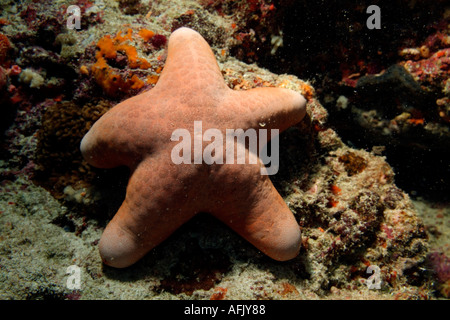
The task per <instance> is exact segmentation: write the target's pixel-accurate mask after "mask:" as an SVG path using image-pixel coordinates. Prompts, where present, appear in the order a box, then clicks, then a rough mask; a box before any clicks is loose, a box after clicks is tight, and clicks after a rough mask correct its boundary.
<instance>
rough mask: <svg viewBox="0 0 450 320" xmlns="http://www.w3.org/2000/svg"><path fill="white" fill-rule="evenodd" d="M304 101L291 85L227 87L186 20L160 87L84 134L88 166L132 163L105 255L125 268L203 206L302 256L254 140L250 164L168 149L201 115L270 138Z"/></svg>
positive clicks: (172, 43) (255, 240) (279, 253)
mask: <svg viewBox="0 0 450 320" xmlns="http://www.w3.org/2000/svg"><path fill="white" fill-rule="evenodd" d="M305 105H306V101H305V99H304V98H303V96H302V95H301V94H299V93H297V92H295V91H292V90H288V89H283V88H255V89H251V90H247V91H235V90H232V89H230V88H228V87H227V85H226V83H225V81H224V79H223V76H222V74H221V72H220V69H219V66H218V64H217V61H216V59H215V56H214V54H213V52H212V50H211V48H210V47H209V45H208V43H207V42H206V41H205V40H204V39H203V38H202V36H201V35H200V34H199V33H197V32H196V31H194V30H191V29H188V28H180V29H177V30H176V31H174V32H173V33H172V35H171V37H170V39H169V44H168V56H167V60H166V64H165V67H164V70H163V72H162V73H161V76H160V79H159V81H158V83H157V84H156V86H155V87H154V88H153V89H150V90H149V91H147V92H145V93H142V94H139V95H137V96H135V97H132V98H130V99H127V100H125V101H123V102H121V103H119V104H118V105H116V106H115V107H113V108H112V109H110V110H109V111H108V112H107V113H105V114H104V115H103V116H102V117H101V118H100V119H99V120H98V121H97V122H96V123H95V124H94V125H93V126H92V128H91V129H90V130H89V132H88V133H87V134H86V135H85V136H84V138H83V140H82V142H81V152H82V154H83V156H84V158H85V159H86V160H87V162H88V163H90V164H91V165H93V166H95V167H99V168H113V167H117V166H122V165H125V166H128V167H129V168H130V178H129V181H128V186H127V191H126V197H125V200H124V202H123V203H122V205H121V207H120V208H119V210H118V212H117V213H116V215H115V216H114V217H113V219H112V220H111V221H110V222H109V224H108V225H107V227H106V228H105V230H104V233H103V235H102V237H101V240H100V243H99V250H100V255H101V257H102V260H103V262H104V263H105V264H107V265H110V266H114V267H119V268H120V267H127V266H129V265H131V264H133V263H135V262H136V261H138V260H139V259H140V258H142V257H143V256H144V255H145V254H146V253H147V252H148V251H150V250H151V249H152V248H154V247H155V246H157V245H158V244H160V243H161V242H162V241H163V240H165V239H166V238H168V237H169V236H170V235H171V234H172V233H173V232H174V231H175V230H176V229H177V228H179V227H180V226H181V225H182V224H184V223H185V222H186V221H188V220H189V219H191V218H192V217H193V216H194V215H196V214H197V213H199V212H208V213H210V214H212V215H213V216H215V217H217V218H218V219H219V220H221V221H223V222H224V223H225V224H227V225H228V226H230V227H231V228H232V229H233V230H234V231H236V232H237V233H238V234H239V235H241V236H242V237H243V238H245V239H246V240H248V241H249V242H250V243H252V244H253V245H254V246H255V247H256V248H258V249H259V250H261V251H262V252H264V253H265V254H267V255H268V256H270V257H271V258H273V259H276V260H280V261H284V260H289V259H292V258H294V257H295V256H297V254H298V252H299V250H300V244H301V234H300V227H299V225H298V224H297V222H296V220H295V217H294V215H293V214H292V212H291V211H290V210H289V208H288V207H287V205H286V203H285V202H284V201H283V199H282V197H281V196H280V195H279V194H278V192H277V191H276V189H275V187H274V186H273V184H272V182H271V181H270V179H269V177H268V176H267V175H264V174H261V172H264V170H265V167H264V164H263V163H262V161H261V159H260V158H258V157H257V155H255V154H254V153H253V152H252V151H251V150H250V151H249V149H248V146H246V147H245V149H244V151H245V155H246V158H247V159H250V160H251V159H253V160H257V161H256V163H254V164H253V163H251V161H250V160H249V161H247V162H246V163H245V164H237V163H232V164H231V163H226V162H224V164H220V163H212V164H207V163H205V162H204V161H201V159H200V163H198V160H199V159H197V158H196V155H195V152H194V153H193V154H192V159H193V160H194V161H192V162H193V163H192V164H188V163H181V164H175V163H174V161H172V158H171V156H172V150H173V148H174V147H175V146H176V145H177V142H176V141H175V140H176V139H174V137H173V133H174V131H175V130H176V129H180V128H181V129H183V128H184V129H186V130H187V132H189V133H190V134H193V135H194V140H195V139H197V138H199V137H198V136H199V134H200V135H201V134H202V133H201V132H198V131H196V132H194V122H195V121H201V124H202V128H203V130H206V129H214V128H215V129H218V130H219V133H220V132H221V133H223V134H224V136H226V134H225V132H226V129H227V128H228V129H229V128H241V129H243V130H247V129H255V130H257V129H261V128H262V127H263V128H264V129H267V130H268V132H269V134H268V136H269V138H271V137H270V132H271V131H270V130H271V129H279V130H280V131H282V130H285V129H287V128H288V127H290V126H292V125H294V124H296V123H298V122H300V121H301V120H302V118H303V117H304V115H305ZM197 123H198V122H197ZM216 132H217V131H216ZM257 132H258V131H257ZM258 137H259V133H258ZM200 139H202V138H201V137H200ZM197 141H198V140H197ZM200 141H201V140H200ZM195 143H196V142H195V141H194V144H195ZM178 144H179V143H178ZM197 146H198V145H197ZM223 146H224V147H226V146H225V142H224V144H223ZM200 147H201V148H202V150H204V149H205V147H206V143H205V140H203V142H201V144H200ZM216 150H217V149H216ZM236 153H237V152H236ZM222 155H223V154H219V153H218V154H214V157H215V158H216V157H219V156H222ZM216 159H217V158H216ZM261 170H263V171H261Z"/></svg>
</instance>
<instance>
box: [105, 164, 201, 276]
mask: <svg viewBox="0 0 450 320" xmlns="http://www.w3.org/2000/svg"><path fill="white" fill-rule="evenodd" d="M184 181H188V179H184ZM184 186H185V184H184V183H183V182H180V177H179V172H177V171H176V170H174V167H173V166H172V165H158V163H154V162H153V163H150V161H147V162H144V163H141V164H140V165H139V166H138V167H137V168H136V170H135V171H134V172H133V173H132V174H131V177H130V179H129V182H128V187H127V193H126V197H125V200H124V202H123V203H122V206H121V207H120V209H119V210H118V212H117V213H116V215H115V216H114V217H113V219H112V220H111V221H110V222H109V224H108V225H107V227H106V229H105V231H104V233H103V235H102V238H101V239H100V243H99V250H100V255H101V257H102V260H103V262H104V263H105V264H107V265H110V266H113V267H117V268H124V267H128V266H130V265H131V264H133V263H135V262H136V261H138V260H139V259H140V258H142V257H143V256H144V255H145V254H146V253H147V252H148V251H150V250H151V249H153V248H154V247H155V246H157V245H158V244H159V243H161V242H162V241H164V240H165V239H166V238H167V237H169V236H170V235H171V234H172V233H173V232H174V231H175V230H176V229H178V228H179V227H180V226H181V225H182V224H184V223H185V222H186V221H187V220H189V219H190V218H191V217H192V216H193V215H194V214H195V212H194V211H193V210H192V209H190V207H191V205H190V201H192V196H191V195H189V194H188V192H187V191H186V188H185V187H184ZM169 190H170V192H169Z"/></svg>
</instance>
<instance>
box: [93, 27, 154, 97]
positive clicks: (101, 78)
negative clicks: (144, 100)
mask: <svg viewBox="0 0 450 320" xmlns="http://www.w3.org/2000/svg"><path fill="white" fill-rule="evenodd" d="M132 33H133V31H132V30H131V29H128V30H127V33H126V34H124V35H122V32H121V31H119V32H118V33H117V35H116V36H115V37H114V38H111V36H110V35H106V36H104V37H103V38H101V39H100V40H99V41H98V42H97V48H98V50H97V53H96V54H95V58H96V60H97V62H96V63H95V64H94V65H93V66H92V68H91V70H92V73H93V75H94V78H95V80H96V81H97V83H98V84H99V85H100V86H101V87H102V88H103V90H104V91H105V93H106V94H108V95H111V96H115V95H117V93H118V92H126V91H128V90H129V89H141V88H142V87H143V86H144V82H143V81H142V80H141V79H139V77H138V76H137V75H133V76H131V77H123V76H121V75H120V74H118V73H116V72H114V69H113V68H112V67H111V66H109V65H108V62H107V59H109V60H111V59H116V58H117V57H118V54H119V53H121V54H124V55H126V57H127V60H128V66H129V67H130V68H131V69H143V70H146V69H149V68H150V67H151V65H150V63H149V62H148V61H147V60H145V59H144V58H139V56H138V53H137V50H136V48H135V47H133V46H132V45H130V44H128V42H129V41H131V40H132Z"/></svg>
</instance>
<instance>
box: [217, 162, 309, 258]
mask: <svg viewBox="0 0 450 320" xmlns="http://www.w3.org/2000/svg"><path fill="white" fill-rule="evenodd" d="M225 166H227V165H225ZM228 166H234V167H233V169H232V171H234V174H233V172H232V171H231V170H227V175H223V176H222V177H221V180H222V181H221V183H220V185H221V186H222V188H221V189H220V191H219V192H218V197H219V199H220V203H221V205H220V206H217V207H216V208H215V209H214V210H212V212H211V213H212V214H213V215H214V216H215V217H217V218H218V219H219V220H221V221H223V222H224V223H225V224H227V225H228V226H229V227H231V228H232V229H233V230H234V231H236V232H237V233H238V234H239V235H241V236H242V237H243V238H245V239H246V240H247V241H249V242H250V243H252V244H253V245H254V246H255V247H256V248H258V249H259V250H261V251H262V252H264V253H265V254H266V255H268V256H269V257H271V258H273V259H275V260H279V261H285V260H289V259H292V258H294V257H295V256H296V255H297V254H298V252H299V250H300V246H301V232H300V227H299V225H298V224H297V222H296V220H295V218H294V215H293V214H292V212H291V211H290V209H289V208H288V207H287V205H286V203H285V202H284V200H283V198H282V197H281V196H280V195H279V194H278V192H277V191H276V189H275V187H274V186H273V184H272V182H271V181H270V179H269V177H268V176H264V175H261V174H260V168H261V165H260V164H255V165H247V166H245V168H239V166H235V165H228ZM230 168H231V167H229V168H228V169H230ZM248 171H252V173H251V174H248V173H249V172H248ZM241 177H245V178H241Z"/></svg>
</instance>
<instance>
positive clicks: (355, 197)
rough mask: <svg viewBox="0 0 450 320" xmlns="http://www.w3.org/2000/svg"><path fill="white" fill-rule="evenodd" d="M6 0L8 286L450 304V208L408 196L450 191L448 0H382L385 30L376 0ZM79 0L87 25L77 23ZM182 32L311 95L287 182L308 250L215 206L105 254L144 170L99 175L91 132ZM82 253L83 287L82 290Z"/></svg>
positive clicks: (2, 97)
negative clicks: (105, 237)
mask: <svg viewBox="0 0 450 320" xmlns="http://www.w3.org/2000/svg"><path fill="white" fill-rule="evenodd" d="M3 3H4V5H3V7H2V11H1V12H0V44H1V45H0V101H1V103H2V120H1V121H2V123H1V125H2V127H1V129H2V132H4V134H3V137H2V141H1V145H2V148H1V155H2V157H1V159H0V177H1V184H0V185H1V189H2V192H1V195H0V234H1V235H0V240H1V241H0V265H1V268H0V278H1V279H2V281H0V298H2V299H69V300H71V299H72V300H76V299H99V298H101V299H216V300H217V299H436V298H439V299H441V298H444V299H448V292H449V291H448V288H449V283H448V266H449V261H448V257H449V256H450V253H449V251H448V235H449V234H450V232H449V230H450V228H449V226H450V224H449V223H448V222H449V220H448V219H449V217H450V211H449V209H448V204H446V203H445V202H444V204H435V203H434V204H431V205H430V204H428V202H427V205H425V202H423V201H422V200H421V199H420V198H417V197H410V196H409V195H408V193H406V192H405V191H404V190H406V191H408V192H409V194H412V195H417V194H419V195H422V194H423V195H426V196H430V198H432V196H435V197H436V198H438V199H439V200H441V201H442V200H443V199H445V196H446V193H445V191H446V190H447V189H448V188H446V186H448V178H449V172H448V165H447V162H448V161H446V159H448V150H450V149H449V148H448V147H449V137H448V134H449V132H448V130H449V122H448V119H449V108H450V107H449V101H450V96H449V91H450V90H449V81H448V70H449V69H448V66H449V62H448V59H449V51H448V50H449V49H448V48H449V42H448V39H449V29H448V25H449V20H448V19H449V17H450V15H449V14H448V12H449V11H448V10H447V11H446V10H445V8H444V1H441V0H439V1H433V2H427V1H407V0H399V1H395V2H391V3H386V4H382V5H380V6H381V9H382V15H383V18H382V28H383V29H382V30H381V31H380V32H377V30H371V31H369V30H367V29H366V28H365V21H366V19H367V14H366V13H365V9H366V8H367V6H368V5H369V4H371V2H370V1H362V2H360V3H358V4H354V3H353V2H351V1H346V0H345V1H341V2H339V4H338V3H336V4H332V3H329V4H328V3H327V5H326V6H324V5H323V4H322V3H321V2H317V3H313V2H310V1H309V2H307V1H281V0H276V1H266V0H238V1H231V0H224V1H206V0H198V1H194V0H183V1H178V0H176V1H170V3H169V2H167V1H163V0H155V1H151V2H148V1H122V0H120V1H111V2H108V4H107V5H106V2H105V1H102V0H92V1H86V0H77V1H66V0H61V1H57V2H55V1H48V0H45V1H31V0H25V1H21V2H20V3H16V2H14V1H3ZM72 4H75V5H78V6H79V7H80V8H81V12H82V17H83V18H82V19H81V26H82V28H81V30H67V29H66V28H65V21H66V19H67V16H68V14H67V12H66V10H67V7H68V6H69V5H72ZM424 12H426V13H427V14H423V13H424ZM181 26H188V27H192V28H194V29H196V30H197V31H198V32H200V33H201V34H202V36H204V37H205V39H206V40H207V41H208V43H209V44H210V45H212V47H213V51H214V53H215V55H216V57H217V59H218V61H219V66H220V69H221V71H222V74H223V76H224V78H225V81H226V83H227V85H228V86H229V87H230V88H232V89H234V90H246V89H250V88H254V87H264V86H275V87H285V88H290V89H293V90H296V91H298V92H301V93H302V94H303V95H304V96H305V97H306V98H307V99H308V104H307V116H306V117H305V120H304V121H302V122H301V123H300V124H298V125H297V126H295V127H293V128H291V129H289V130H287V131H286V132H284V133H283V134H282V135H281V137H280V171H279V173H278V174H277V175H276V176H273V177H271V179H272V181H273V183H274V185H275V187H276V188H277V190H278V191H279V193H280V194H281V195H282V196H283V198H284V200H285V202H286V203H287V205H288V206H289V208H290V209H291V211H292V212H293V213H294V215H295V218H296V220H297V222H298V223H299V224H300V226H301V228H302V235H303V244H302V248H301V251H300V255H299V256H298V257H297V258H296V259H293V260H292V261H288V262H284V263H280V262H275V261H273V260H270V259H269V258H267V257H265V256H264V255H263V254H261V253H260V252H259V251H257V250H256V249H255V248H253V247H252V246H251V245H249V244H247V243H246V242H245V241H244V240H242V239H241V238H240V237H238V236H237V235H236V234H234V233H233V232H231V231H230V230H229V229H228V228H227V227H225V226H224V225H222V224H221V223H219V222H217V221H215V220H213V219H210V218H208V216H207V215H199V216H198V217H196V218H195V219H194V220H192V221H190V222H189V223H188V224H186V225H185V226H183V228H181V229H180V230H178V231H177V232H176V233H175V234H173V236H171V237H170V238H169V239H168V240H167V241H165V242H164V243H162V244H161V246H159V247H157V248H155V249H154V250H152V251H151V252H150V253H149V254H148V255H147V256H145V257H144V258H143V260H142V261H140V262H139V263H137V264H136V265H134V266H132V267H131V268H129V269H125V270H115V269H112V268H109V267H107V266H105V265H103V264H102V262H101V259H100V257H99V255H98V242H99V239H100V236H101V234H102V232H103V229H104V227H105V225H106V222H107V221H108V220H109V217H108V213H110V214H112V213H114V212H116V211H117V208H118V206H119V205H120V203H121V200H122V199H123V196H124V189H125V186H126V183H127V178H128V172H126V171H120V173H118V172H117V171H114V172H113V173H111V172H109V173H108V172H105V171H95V170H94V169H93V168H92V167H88V166H87V165H86V164H85V163H84V162H83V161H82V160H81V157H80V155H79V154H78V153H77V152H78V146H77V144H78V143H79V141H80V139H81V137H82V136H83V135H84V133H85V132H86V131H87V129H88V128H89V127H90V126H91V125H92V123H93V122H94V121H95V120H96V119H98V117H99V116H100V115H101V114H102V113H103V112H104V111H105V110H107V109H108V108H109V107H111V106H113V105H115V104H116V103H118V102H120V100H122V99H124V98H127V97H130V96H132V95H134V94H136V93H138V92H142V91H145V90H152V87H153V85H154V84H155V83H156V82H157V81H158V78H159V73H160V72H161V70H162V68H163V67H164V62H165V58H166V41H167V37H168V36H169V35H170V34H171V32H172V31H173V30H174V29H176V28H178V27H181ZM130 30H131V31H130ZM5 39H6V40H5ZM4 48H6V49H4ZM236 58H238V59H239V60H241V61H238V60H237V59H236ZM242 61H244V62H242ZM253 62H258V66H257V65H256V64H251V63H253ZM249 63H250V64H249ZM262 67H263V68H262ZM264 68H268V69H270V70H271V71H272V72H275V73H277V74H279V75H276V74H274V73H271V72H269V71H267V70H266V69H264ZM285 73H289V74H294V75H296V76H293V75H286V74H285ZM41 78H42V79H41ZM299 78H302V79H305V80H308V81H303V80H300V79H299ZM114 79H115V80H114ZM33 80H34V81H35V82H34V83H33ZM116 82H117V83H116ZM38 84H40V85H38ZM360 148H364V149H360ZM394 172H395V174H394ZM447 191H448V190H447ZM447 196H448V192H447ZM93 205H95V206H104V208H103V210H101V211H100V213H99V214H97V215H93V214H92V213H90V212H92V210H90V209H91V208H92V206H93ZM446 243H447V244H446ZM70 265H77V266H79V267H80V270H81V275H82V285H81V289H79V290H77V289H70V288H68V287H67V285H66V283H67V282H66V281H67V277H68V274H67V273H66V272H67V267H68V266H70ZM369 266H377V267H379V272H380V273H379V275H380V279H381V286H380V289H369V288H368V284H369V280H368V279H369V277H370V274H369V273H367V269H368V267H369Z"/></svg>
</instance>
